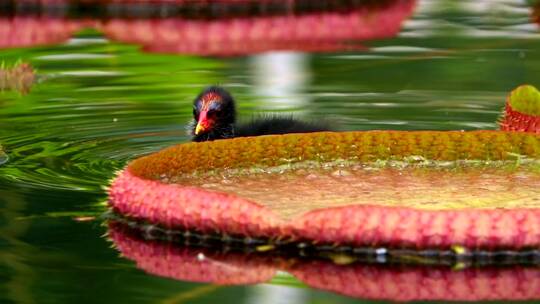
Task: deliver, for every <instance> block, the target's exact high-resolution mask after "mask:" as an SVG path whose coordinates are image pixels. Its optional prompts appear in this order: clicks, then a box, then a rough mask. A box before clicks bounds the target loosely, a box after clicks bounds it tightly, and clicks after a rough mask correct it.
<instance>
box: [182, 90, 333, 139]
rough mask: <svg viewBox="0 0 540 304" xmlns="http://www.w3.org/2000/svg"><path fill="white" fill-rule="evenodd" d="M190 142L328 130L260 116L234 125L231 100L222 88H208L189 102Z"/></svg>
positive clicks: (286, 118)
mask: <svg viewBox="0 0 540 304" xmlns="http://www.w3.org/2000/svg"><path fill="white" fill-rule="evenodd" d="M193 119H194V122H193V129H192V134H193V139H192V140H193V141H197V142H199V141H209V140H216V139H224V138H233V137H244V136H259V135H269V134H286V133H309V132H319V131H329V130H330V129H329V128H328V127H327V126H326V125H324V124H316V123H307V122H302V121H298V120H295V119H293V118H292V117H291V116H288V117H274V116H269V117H262V118H258V119H253V120H252V121H251V122H250V123H247V124H242V125H237V124H236V107H235V104H234V99H233V97H232V96H231V94H229V92H227V91H226V90H225V89H223V88H221V87H218V86H211V87H208V88H206V89H204V90H203V91H202V92H201V93H200V94H199V95H198V96H197V98H195V101H194V102H193Z"/></svg>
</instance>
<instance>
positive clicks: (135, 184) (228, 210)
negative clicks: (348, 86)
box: [109, 131, 540, 249]
mask: <svg viewBox="0 0 540 304" xmlns="http://www.w3.org/2000/svg"><path fill="white" fill-rule="evenodd" d="M445 139H446V140H448V143H447V145H448V147H453V148H454V151H452V153H446V152H444V151H443V152H440V151H439V152H440V153H439V152H438V154H433V153H434V152H435V151H434V150H438V149H439V148H440V147H442V146H444V141H445ZM323 141H324V143H322V142H323ZM400 142H402V143H403V144H400ZM458 142H467V144H464V145H462V146H459V147H458V146H457V145H456V143H458ZM302 143H303V144H305V145H307V147H309V148H306V147H304V148H306V149H304V150H302V151H301V152H298V151H299V149H294V147H295V145H301V144H302ZM321 143H322V144H321ZM351 143H358V144H359V146H361V147H363V148H361V149H359V150H358V151H349V150H341V151H340V150H339V149H335V147H345V146H347V145H350V144H351ZM269 144H274V145H275V146H276V147H278V146H282V149H276V150H275V151H273V152H272V153H277V154H279V155H280V156H284V157H291V156H292V154H294V153H310V152H306V151H312V150H313V149H311V148H313V147H314V146H317V147H318V148H317V149H321V150H324V149H325V146H329V147H334V149H327V150H326V152H321V153H326V155H327V159H328V157H331V155H333V156H334V157H338V156H339V155H341V154H342V153H353V154H354V153H357V154H358V155H359V157H364V156H370V155H372V154H373V153H375V152H374V151H382V150H381V147H391V148H390V150H391V151H390V153H391V154H393V155H400V156H407V155H417V154H418V153H426V155H427V154H430V155H431V157H433V158H434V159H446V158H455V157H459V155H468V156H471V157H473V158H475V156H474V155H483V154H484V153H490V156H489V157H490V159H494V158H495V159H497V158H501V159H504V158H506V157H508V156H507V154H508V152H509V151H513V152H514V153H517V154H520V155H526V156H528V157H531V158H533V159H538V158H540V137H538V136H535V135H532V134H527V133H520V132H501V131H471V132H457V131H447V132H435V131H433V132H431V131H424V132H405V131H403V132H400V131H368V132H342V133H331V132H330V133H329V132H323V133H310V134H292V135H284V136H265V137H256V138H239V139H233V140H221V141H215V142H207V143H189V144H183V145H177V146H174V147H171V148H169V149H165V150H163V151H161V152H158V153H156V154H153V155H150V156H147V157H143V158H141V159H138V160H136V161H134V162H132V163H131V164H130V165H129V166H128V167H127V168H126V169H125V170H124V171H122V172H121V173H120V174H119V175H118V176H117V177H116V179H115V180H114V181H113V183H112V185H111V187H110V190H109V195H110V200H109V202H110V205H111V207H112V208H113V209H114V210H115V211H116V212H117V213H119V214H122V215H124V216H126V217H128V218H132V219H135V220H140V221H144V222H149V223H153V224H156V225H160V226H162V227H164V228H167V229H173V230H176V229H178V230H182V229H189V230H196V231H198V232H200V233H202V234H214V233H219V234H229V235H240V236H246V237H262V238H269V239H284V238H285V239H290V240H296V241H310V242H313V243H328V244H347V245H352V246H366V245H367V246H389V247H407V248H451V247H452V246H454V245H460V246H465V247H467V248H483V249H499V248H509V249H522V248H528V247H537V246H539V245H540V209H539V208H530V206H529V207H528V208H514V209H481V208H468V209H455V210H452V209H450V210H448V209H446V210H425V209H422V208H411V207H385V206H377V204H376V202H373V203H372V204H368V205H349V206H344V207H331V208H322V209H317V210H312V211H309V212H307V213H304V214H302V215H300V216H297V217H294V218H292V219H284V218H282V217H280V216H279V215H278V214H277V213H275V212H274V211H273V210H270V209H268V208H266V207H265V206H262V205H259V204H258V203H256V202H253V201H250V200H248V199H245V198H242V197H238V196H235V195H232V194H227V193H219V192H212V191H207V190H204V189H201V188H197V187H192V186H183V185H180V184H167V183H162V182H161V181H159V176H160V175H163V174H165V173H166V172H175V171H178V170H180V171H182V170H187V171H189V170H190V168H191V169H193V168H197V167H198V166H203V165H207V166H209V168H211V167H214V166H215V167H219V166H230V165H231V164H230V163H228V161H229V160H228V159H230V158H228V156H227V155H235V157H237V158H236V159H235V160H234V162H236V163H242V162H244V164H245V163H249V161H250V160H251V158H252V157H253V158H255V159H257V158H258V157H263V155H264V153H270V152H268V151H264V150H260V148H259V147H261V146H268V145H269ZM392 144H393V146H392ZM310 145H311V146H310ZM488 146H489V148H488ZM430 147H432V148H430ZM433 147H435V148H433ZM418 149H425V152H419V151H423V150H418ZM483 149H484V150H483ZM360 150H361V151H360ZM443 150H444V149H443ZM246 151H258V152H257V153H259V154H257V153H255V155H248V154H246ZM344 151H348V152H344ZM384 151H387V149H385V150H384ZM261 153H262V154H261ZM283 153H289V154H287V155H285V154H283ZM291 153H292V154H291ZM382 153H387V152H382ZM456 155H457V156H456ZM303 156H304V157H306V155H305V154H304V155H303ZM242 157H243V158H242ZM276 157H277V158H280V157H279V156H276ZM281 158H282V157H281ZM251 161H255V160H251ZM186 168H187V169H186ZM203 169H204V168H203Z"/></svg>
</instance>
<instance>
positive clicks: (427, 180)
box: [166, 161, 540, 218]
mask: <svg viewBox="0 0 540 304" xmlns="http://www.w3.org/2000/svg"><path fill="white" fill-rule="evenodd" d="M166 182H169V183H171V182H172V183H178V184H182V185H190V186H196V187H201V188H204V189H206V190H210V191H216V192H226V193H230V194H234V195H237V196H240V197H243V198H246V199H249V200H251V201H254V202H257V203H259V204H261V205H264V206H266V207H267V208H270V209H272V210H273V211H274V212H276V213H277V214H279V215H280V216H281V217H282V218H293V217H295V216H300V215H302V214H304V213H306V212H309V211H311V210H315V209H323V208H329V207H340V206H348V205H377V206H395V207H411V208H419V209H426V210H447V209H464V208H517V207H519V208H538V207H540V165H539V164H538V162H536V161H532V162H528V163H525V164H517V163H515V162H500V161H488V162H429V163H428V164H426V163H423V162H421V163H416V164H409V165H406V166H405V165H403V163H400V162H396V163H393V162H390V163H385V164H379V163H357V164H353V163H331V164H324V165H320V166H318V167H315V166H313V165H312V164H306V165H305V166H302V165H300V164H296V165H295V166H291V167H289V168H285V167H283V166H281V167H278V168H267V170H262V168H259V170H258V171H251V172H250V173H249V174H246V173H245V172H241V171H238V170H234V169H232V170H231V169H221V170H216V171H214V172H212V173H211V174H197V175H190V176H187V175H186V176H177V177H174V178H171V179H169V180H167V181H166Z"/></svg>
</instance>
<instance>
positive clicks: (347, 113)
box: [0, 0, 540, 303]
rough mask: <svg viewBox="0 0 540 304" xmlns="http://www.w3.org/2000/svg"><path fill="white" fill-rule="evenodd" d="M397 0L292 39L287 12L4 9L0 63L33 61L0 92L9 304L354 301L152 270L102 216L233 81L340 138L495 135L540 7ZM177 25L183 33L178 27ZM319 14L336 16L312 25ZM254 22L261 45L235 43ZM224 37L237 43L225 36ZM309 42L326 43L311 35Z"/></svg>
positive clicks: (285, 285)
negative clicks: (205, 102)
mask: <svg viewBox="0 0 540 304" xmlns="http://www.w3.org/2000/svg"><path fill="white" fill-rule="evenodd" d="M390 2H392V1H390ZM392 3H393V2H392ZM392 3H391V4H389V5H388V6H383V7H382V8H381V7H377V8H371V9H375V10H376V13H370V11H369V10H368V13H366V12H365V11H362V10H359V11H354V12H353V13H343V12H342V14H343V15H346V16H347V18H349V19H347V20H348V21H343V20H341V19H340V18H339V14H337V13H335V12H334V13H331V14H330V15H329V16H322V17H320V16H319V17H317V18H315V17H313V18H312V19H310V18H311V17H310V16H309V14H307V15H302V16H303V17H305V18H304V19H302V17H298V18H299V20H300V19H301V20H300V21H298V24H300V25H301V29H305V28H306V27H308V26H309V25H310V24H312V27H311V28H309V27H308V29H310V30H306V31H301V30H299V29H297V31H296V32H295V33H296V34H295V35H296V36H294V37H297V38H298V39H297V40H295V39H293V38H290V39H289V38H287V37H289V36H287V35H290V33H287V32H286V29H287V26H289V25H290V24H289V23H288V22H289V21H291V20H293V21H294V20H295V19H294V18H293V15H287V16H288V17H287V18H285V17H279V16H280V12H279V11H278V12H274V13H273V14H274V16H277V18H281V19H279V20H277V21H268V20H265V21H264V22H262V23H257V20H255V19H252V20H237V21H235V22H236V23H235V22H233V25H232V27H224V28H220V27H219V26H220V24H218V23H216V24H213V25H208V26H206V25H205V24H204V22H209V21H208V20H207V19H204V18H195V17H193V19H189V18H188V19H189V20H188V21H182V22H183V23H182V22H180V21H178V20H170V19H165V20H164V21H163V23H160V22H158V21H159V20H158V21H156V20H151V21H149V19H142V20H135V19H133V18H131V19H122V18H117V19H114V18H112V19H106V20H94V19H93V16H92V14H96V12H95V11H92V12H90V13H85V12H83V13H81V16H80V17H79V18H76V17H77V16H78V15H77V12H72V11H71V10H68V14H71V18H69V19H61V18H58V17H55V18H49V17H44V16H43V15H41V17H38V16H37V15H36V14H33V13H32V12H30V13H28V12H25V14H23V15H22V16H18V17H16V18H14V17H12V16H11V12H12V10H13V7H9V6H8V7H6V8H4V7H2V6H0V8H1V9H5V10H10V11H9V12H10V13H5V12H4V13H3V14H0V41H1V42H0V46H2V49H1V50H0V61H3V62H5V63H6V64H8V65H10V64H14V63H15V62H16V61H17V60H22V61H24V62H29V63H30V64H31V65H32V66H33V67H34V68H36V69H37V75H36V82H35V83H34V85H33V86H32V87H31V88H30V92H29V93H28V94H23V93H20V92H14V91H5V92H2V93H0V145H1V146H2V147H3V150H4V152H2V153H0V210H1V220H0V255H1V256H2V259H1V261H2V263H0V278H1V282H2V293H1V294H0V302H2V303H74V302H77V303H93V302H103V303H118V302H130V303H148V302H152V303H155V302H160V303H180V302H190V303H214V302H217V301H220V302H222V303H349V302H356V301H358V300H357V299H354V298H351V297H347V296H343V295H339V294H338V293H332V292H327V291H321V290H318V289H315V288H311V287H307V286H306V285H305V284H304V283H302V282H305V280H302V281H300V280H299V279H297V277H296V278H295V277H294V276H292V275H291V274H290V273H289V271H287V272H284V271H279V272H278V273H277V276H276V277H274V278H273V279H272V281H271V282H270V283H267V284H258V285H240V286H232V287H224V286H219V285H211V284H204V283H193V282H185V281H177V280H172V279H168V278H164V277H161V276H159V275H152V274H149V273H147V272H145V271H143V270H141V269H139V268H138V267H137V265H136V264H135V263H134V262H133V261H132V259H129V258H124V257H122V256H119V252H118V250H116V249H115V248H111V247H114V246H113V243H112V242H111V240H109V239H108V238H107V237H104V234H106V233H107V230H108V227H107V226H104V225H103V221H102V220H101V219H99V216H100V215H101V214H102V213H103V212H104V211H105V210H106V205H105V201H106V190H105V188H104V187H105V186H106V185H108V183H109V181H110V179H111V178H112V177H114V175H115V172H117V171H118V170H120V169H121V168H123V167H124V166H125V164H126V163H127V162H128V161H129V160H131V159H134V158H136V157H138V156H141V155H145V154H148V153H151V152H155V151H158V150H160V149H162V148H164V147H167V146H170V145H172V144H176V143H181V142H184V141H188V140H189V139H190V137H189V136H188V135H187V133H186V126H187V125H188V123H189V121H190V116H191V111H192V108H191V103H192V100H193V98H194V97H195V96H196V94H197V93H198V92H199V91H200V90H201V89H202V88H203V87H204V86H206V85H209V84H220V85H223V86H225V87H227V88H228V89H230V91H231V92H232V93H233V95H234V96H235V97H236V99H237V101H238V107H239V114H240V116H241V117H244V118H246V119H249V118H250V117H251V116H252V115H254V114H255V113H275V112H279V113H293V114H294V115H295V116H296V117H299V118H303V119H307V120H321V119H324V120H325V121H327V122H329V123H330V124H331V125H332V126H333V127H334V128H336V129H339V130H371V129H389V130H390V129H392V130H475V129H495V128H497V123H496V122H497V120H498V118H499V116H500V113H501V109H502V108H503V106H504V101H505V97H506V95H507V94H508V92H509V91H510V90H512V89H513V88H515V87H516V86H518V85H520V84H523V83H530V84H533V85H538V84H540V51H539V50H540V30H539V25H538V24H536V23H534V22H533V20H534V18H533V16H538V13H535V12H534V11H533V4H532V3H534V2H533V1H529V2H527V1H511V0H497V1H494V0H483V1H478V0H467V1H452V0H421V1H417V2H415V1H395V3H398V4H395V5H394V4H392ZM111 10H112V11H113V12H116V11H115V10H114V9H111ZM135 12H137V10H135ZM165 12H166V11H165ZM49 13H50V14H53V15H54V14H56V15H58V14H60V13H58V12H57V10H52V11H51V12H49ZM120 13H122V11H120ZM128 13H129V12H128ZM213 13H216V11H214V12H213ZM217 13H219V11H217ZM355 14H358V15H361V16H364V17H363V18H365V20H372V24H370V23H369V21H366V23H365V24H361V25H364V27H363V28H364V29H365V26H366V25H367V26H370V29H372V31H371V32H370V31H367V33H363V34H362V35H358V36H350V33H349V34H347V32H346V31H340V30H339V29H342V28H343V27H347V26H349V27H351V28H353V26H354V22H353V25H351V24H349V23H347V22H351V20H357V19H355V18H359V17H358V15H355ZM362 14H363V15H362ZM366 14H368V15H369V16H371V19H370V18H366V17H365V16H366ZM409 14H411V16H410V17H408V16H409ZM217 19H218V21H217V22H224V23H223V24H221V25H222V26H231V25H230V24H229V23H227V19H225V18H222V19H220V18H217ZM240 19H241V18H240ZM193 20H194V21H193ZM362 20H364V19H362ZM373 20H375V21H376V22H373ZM175 22H180V24H181V26H183V27H181V28H186V30H185V31H175V30H174V29H176V28H179V27H180V25H178V24H177V23H175ZM301 22H304V23H301ZM310 22H311V23H310ZM321 22H329V23H326V27H323V28H322V29H321V28H317V26H316V25H317V24H319V23H321ZM201 24H202V25H201ZM295 24H296V23H292V25H293V26H294V25H295ZM298 24H296V25H297V26H299V27H300V25H298ZM329 24H334V25H335V26H336V28H335V33H332V32H331V31H328V30H325V28H328V26H330V25H329ZM8 25H9V26H8ZM246 26H250V27H252V28H257V26H258V29H259V30H260V33H263V34H260V35H262V37H264V39H260V40H257V39H255V38H257V37H258V36H257V35H255V34H253V35H254V36H253V37H255V38H253V39H252V40H249V39H248V38H246V37H244V36H242V29H243V28H244V27H246ZM358 26H359V28H360V25H358ZM6 28H7V29H8V30H7V31H5V30H4V29H6ZM171 29H173V30H171ZM220 29H221V30H222V31H221V30H220ZM280 29H281V30H282V31H283V33H281V32H280V31H279V30H280ZM353 29H354V28H353ZM153 30H156V31H157V33H154V32H152V31H153ZM235 31H236V32H235ZM272 31H273V32H272ZM358 31H360V30H358ZM44 32H47V33H49V34H48V35H45V34H44ZM71 32H73V36H71V35H72V33H71ZM304 32H305V33H304ZM353 32H354V31H353ZM230 33H233V34H234V33H237V34H238V35H239V37H241V38H234V37H236V36H234V35H232V37H233V38H230V39H233V40H226V39H221V38H220V37H221V36H220V35H228V34H230ZM264 33H273V34H268V35H269V36H264V35H265V34H264ZM355 33H356V32H355ZM330 34H333V35H335V36H338V37H337V38H332V39H330V38H328V37H327V36H325V35H330ZM137 35H140V36H137ZM272 35H273V36H272ZM280 35H282V36H280ZM312 36H317V37H319V38H320V39H319V40H317V39H306V38H305V37H312ZM330 36H332V35H330ZM242 37H243V38H242ZM272 37H274V38H275V37H278V38H279V37H285V38H281V39H278V38H275V39H274V38H272ZM370 38H377V39H376V40H373V39H370ZM206 39H208V40H206ZM220 39H221V40H220ZM234 39H236V40H234ZM366 39H367V40H366ZM360 40H362V41H361V42H360ZM364 40H365V41H364ZM158 42H163V43H161V44H160V43H158ZM243 42H245V43H243ZM33 43H39V45H32V44H33ZM141 45H143V46H144V48H143V47H141ZM22 46H25V47H24V48H23V47H22ZM164 53H167V54H164ZM172 53H175V54H172ZM201 54H202V55H208V56H198V55H201ZM231 55H234V56H231ZM116 246H118V244H116ZM143 269H144V267H143ZM279 269H284V268H283V267H282V268H279ZM287 269H288V268H287ZM291 272H293V273H294V270H291ZM306 275H307V274H306ZM536 276H538V275H536ZM522 278H524V277H522ZM523 280H525V279H523ZM365 283H366V282H364V284H365ZM344 284H346V283H344ZM400 284H402V283H400ZM309 285H310V286H318V285H317V284H309ZM322 287H324V284H322ZM398 287H400V286H396V288H398ZM401 287H402V286H401ZM501 288H503V287H501ZM503 289H504V288H503ZM536 292H537V293H536V296H537V297H538V298H540V294H539V293H538V290H536ZM341 293H346V292H343V291H342V292H341ZM348 294H349V295H354V294H353V293H348ZM534 295H535V294H532V296H534ZM459 299H460V298H456V300H459ZM365 302H369V301H368V300H365Z"/></svg>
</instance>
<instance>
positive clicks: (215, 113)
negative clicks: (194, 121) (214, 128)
mask: <svg viewBox="0 0 540 304" xmlns="http://www.w3.org/2000/svg"><path fill="white" fill-rule="evenodd" d="M218 113H219V111H217V110H209V111H208V113H207V114H206V115H208V116H209V117H216V116H218Z"/></svg>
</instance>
